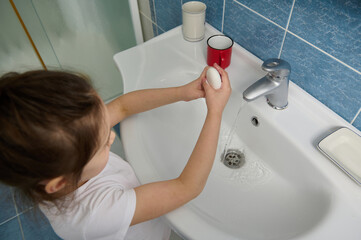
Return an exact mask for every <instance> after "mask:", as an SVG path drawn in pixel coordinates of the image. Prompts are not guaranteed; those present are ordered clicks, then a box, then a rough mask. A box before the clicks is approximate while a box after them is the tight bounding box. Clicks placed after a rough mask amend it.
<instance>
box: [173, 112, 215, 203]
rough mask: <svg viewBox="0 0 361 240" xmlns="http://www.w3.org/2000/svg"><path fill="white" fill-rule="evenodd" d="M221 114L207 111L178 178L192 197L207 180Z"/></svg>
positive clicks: (198, 192) (213, 156) (213, 155)
mask: <svg viewBox="0 0 361 240" xmlns="http://www.w3.org/2000/svg"><path fill="white" fill-rule="evenodd" d="M221 120H222V115H221V114H219V113H210V112H208V114H207V117H206V120H205V122H204V125H203V128H202V131H201V133H200V135H199V138H198V141H197V144H196V146H195V147H194V150H193V152H192V155H191V157H190V158H189V160H188V163H187V165H186V166H185V168H184V170H183V172H182V173H181V175H180V176H179V178H178V179H179V180H180V181H181V182H182V183H183V184H184V185H185V186H186V187H187V189H188V191H187V192H188V193H189V194H192V196H191V197H192V198H193V197H196V196H197V195H198V194H200V193H201V192H202V190H203V188H204V186H205V184H206V182H207V179H208V176H209V173H210V171H211V169H212V166H213V162H214V158H215V155H216V151H217V145H218V137H219V131H220V125H221Z"/></svg>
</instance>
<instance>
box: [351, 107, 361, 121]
mask: <svg viewBox="0 0 361 240" xmlns="http://www.w3.org/2000/svg"><path fill="white" fill-rule="evenodd" d="M360 112H361V107H360V109H359V110H358V111H357V113H356V115H355V117H354V118H353V119H352V120H351V122H350V124H353V123H354V122H355V121H356V119H357V117H358V116H359V115H360Z"/></svg>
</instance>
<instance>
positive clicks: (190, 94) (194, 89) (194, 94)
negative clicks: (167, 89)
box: [181, 66, 209, 102]
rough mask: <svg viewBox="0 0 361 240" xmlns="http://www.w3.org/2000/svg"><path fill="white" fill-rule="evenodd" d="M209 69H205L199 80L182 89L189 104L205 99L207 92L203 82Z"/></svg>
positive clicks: (184, 98)
mask: <svg viewBox="0 0 361 240" xmlns="http://www.w3.org/2000/svg"><path fill="white" fill-rule="evenodd" d="M208 68H209V67H208V66H207V67H205V68H204V69H203V72H202V73H201V75H200V76H199V78H197V79H196V80H194V81H193V82H190V83H188V84H186V85H184V86H182V87H181V89H182V94H184V96H183V100H184V101H187V102H188V101H192V100H195V99H198V98H203V97H204V96H205V92H204V89H203V87H202V82H203V81H202V80H203V79H205V78H206V73H207V70H208Z"/></svg>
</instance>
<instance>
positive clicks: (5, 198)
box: [0, 184, 16, 239]
mask: <svg viewBox="0 0 361 240" xmlns="http://www.w3.org/2000/svg"><path fill="white" fill-rule="evenodd" d="M0 196H1V198H0V223H2V222H4V221H6V220H8V219H9V218H11V217H14V216H15V215H16V211H15V206H14V201H13V197H12V192H11V188H10V187H8V186H6V185H3V184H0ZM0 239H1V238H0Z"/></svg>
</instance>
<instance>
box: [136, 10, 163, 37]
mask: <svg viewBox="0 0 361 240" xmlns="http://www.w3.org/2000/svg"><path fill="white" fill-rule="evenodd" d="M139 12H140V14H142V15H143V16H144V17H145V18H146V19H147V20H148V21H150V22H151V23H153V24H154V25H155V26H156V27H157V28H159V29H160V30H162V31H163V32H165V31H164V30H163V28H161V27H160V26H158V24H156V23H155V22H153V20H152V19H150V18H149V17H148V16H147V15H146V14H145V13H143V12H142V11H139Z"/></svg>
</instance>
